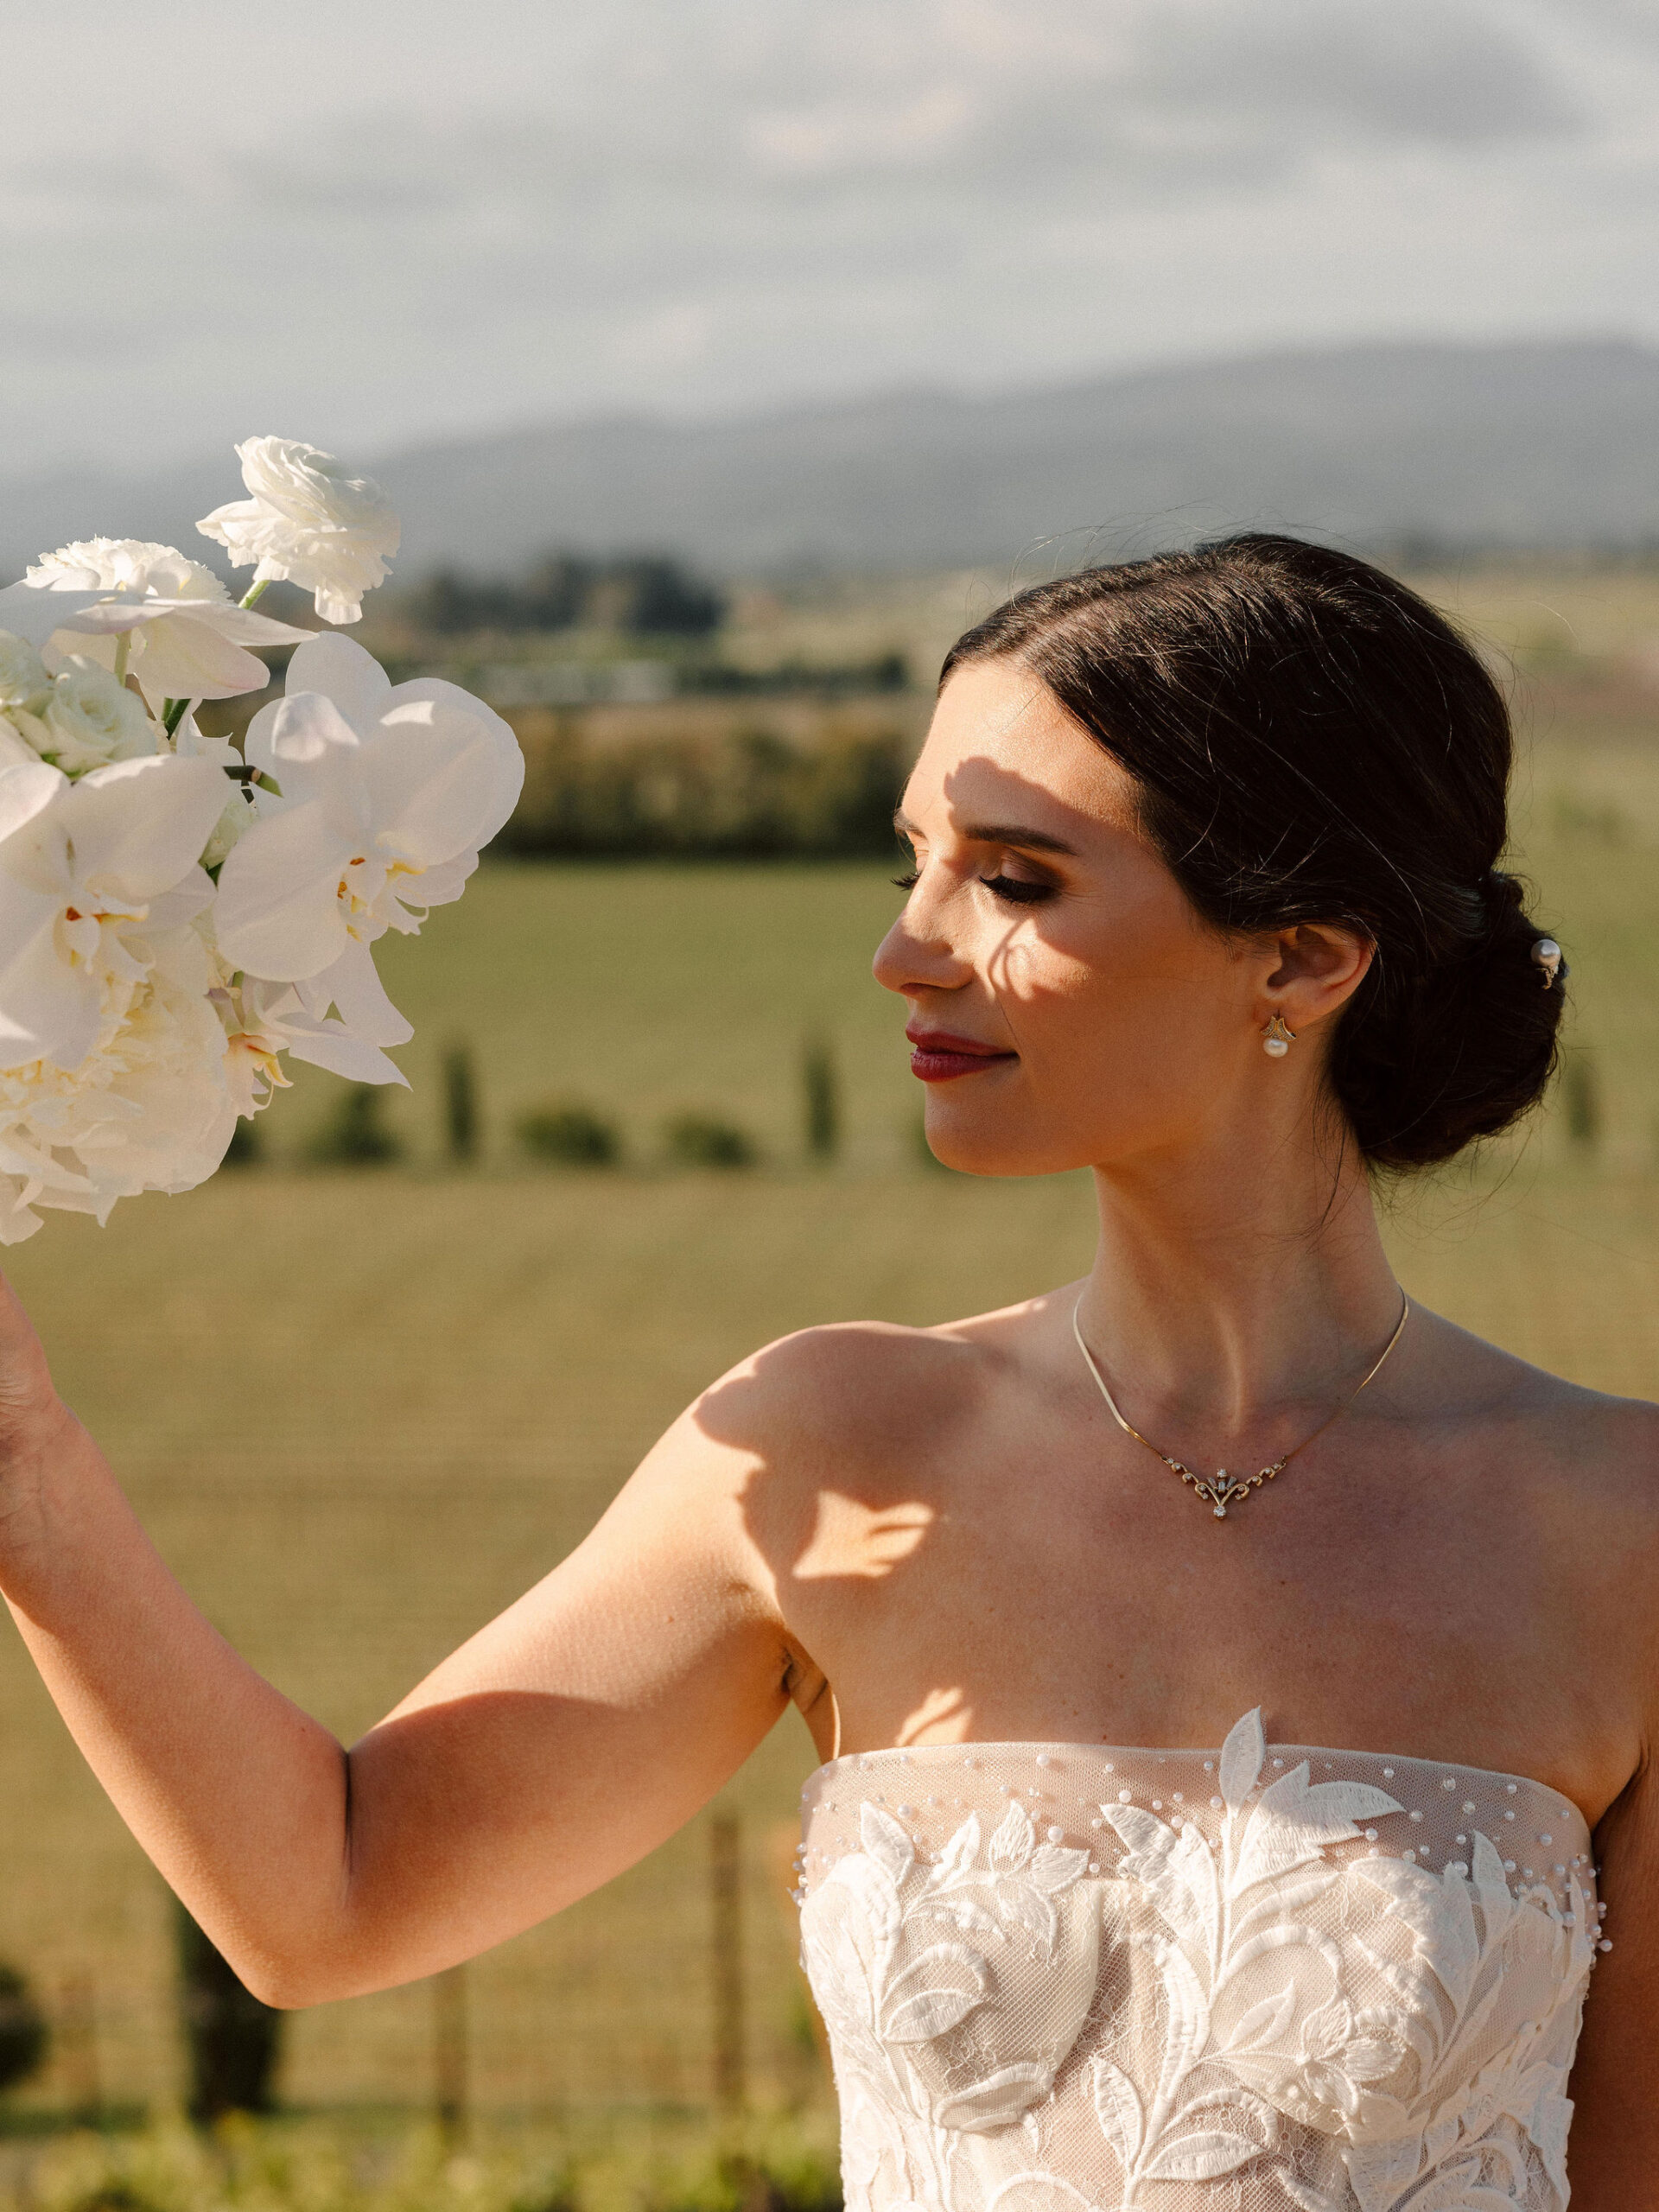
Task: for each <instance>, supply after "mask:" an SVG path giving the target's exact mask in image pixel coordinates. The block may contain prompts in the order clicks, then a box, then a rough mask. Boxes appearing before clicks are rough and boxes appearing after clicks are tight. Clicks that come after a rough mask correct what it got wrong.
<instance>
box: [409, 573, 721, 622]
mask: <svg viewBox="0 0 1659 2212" xmlns="http://www.w3.org/2000/svg"><path fill="white" fill-rule="evenodd" d="M398 604H399V611H400V613H402V614H403V615H404V619H405V620H408V621H409V622H410V623H411V624H413V625H414V626H416V628H418V629H423V630H429V631H434V632H438V633H439V634H440V635H442V636H454V635H457V634H459V633H461V632H467V631H474V630H505V631H513V630H579V629H581V630H609V631H613V632H618V633H620V634H621V635H623V636H627V637H658V638H706V637H708V636H709V634H710V633H711V632H714V631H715V630H717V629H718V628H719V627H720V626H721V623H722V622H723V621H724V620H725V619H726V601H725V598H724V596H723V594H721V592H720V591H719V590H717V589H716V588H715V586H714V585H713V584H711V583H709V582H706V581H705V580H704V579H703V578H702V577H700V576H697V575H693V574H692V573H691V571H690V569H686V568H684V567H683V566H682V564H681V563H679V562H678V561H676V560H673V559H671V557H670V556H667V555H666V554H659V553H642V554H633V555H628V556H621V557H618V558H615V559H610V560H590V559H587V558H585V557H583V556H581V555H579V554H573V553H551V554H549V555H548V556H546V558H545V559H543V560H541V561H538V562H537V563H536V564H535V566H534V567H533V568H531V569H528V570H526V572H525V573H524V575H521V576H480V575H468V574H467V573H466V572H465V571H464V570H461V569H439V570H437V572H436V573H435V575H430V576H428V577H427V578H426V580H425V581H424V582H422V583H417V584H415V585H412V586H410V588H409V589H407V590H406V591H404V592H402V593H400V594H399V598H398Z"/></svg>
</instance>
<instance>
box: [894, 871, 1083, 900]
mask: <svg viewBox="0 0 1659 2212" xmlns="http://www.w3.org/2000/svg"><path fill="white" fill-rule="evenodd" d="M920 880H921V871H920V870H919V869H918V868H912V869H911V870H910V871H909V873H908V874H905V875H895V876H894V877H893V884H894V886H895V887H896V888H897V889H899V890H900V891H913V890H914V889H915V888H916V886H917V884H918V882H919V881H920ZM979 880H980V881H981V882H982V884H983V885H984V887H985V888H986V889H987V890H988V892H990V893H993V895H994V896H995V897H996V898H998V899H1004V900H1006V901H1007V904H1008V905H1009V906H1041V904H1042V902H1043V900H1044V899H1052V897H1053V895H1054V887H1053V885H1052V884H1051V883H1025V882H1022V881H1021V880H1020V878H1019V877H1018V876H1014V875H982V876H981V877H980V879H979Z"/></svg>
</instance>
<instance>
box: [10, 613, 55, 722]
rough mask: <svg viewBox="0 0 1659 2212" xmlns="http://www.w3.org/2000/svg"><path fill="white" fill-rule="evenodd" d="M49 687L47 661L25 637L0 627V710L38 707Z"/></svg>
mask: <svg viewBox="0 0 1659 2212" xmlns="http://www.w3.org/2000/svg"><path fill="white" fill-rule="evenodd" d="M51 688H52V679H51V677H49V676H48V674H47V672H46V663H45V662H44V661H43V660H42V659H41V657H40V655H39V653H37V652H35V648H34V646H33V645H30V644H29V640H28V639H27V638H19V637H15V636H14V635H13V633H12V632H10V630H0V710H3V709H5V708H7V707H27V708H30V709H34V708H37V707H38V706H39V705H40V702H41V700H42V699H43V698H44V697H45V696H46V694H47V693H48V691H49V690H50V689H51Z"/></svg>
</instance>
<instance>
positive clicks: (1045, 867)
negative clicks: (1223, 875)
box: [874, 661, 1271, 1175]
mask: <svg viewBox="0 0 1659 2212" xmlns="http://www.w3.org/2000/svg"><path fill="white" fill-rule="evenodd" d="M899 826H900V829H901V831H902V833H903V834H904V835H905V836H907V837H908V838H909V839H910V841H911V843H912V849H913V851H914V854H915V862H916V866H915V875H914V880H913V885H912V888H911V891H910V896H909V899H908V901H907V903H906V907H905V910H904V912H903V913H902V914H901V915H900V916H899V919H898V920H897V921H896V922H895V923H894V925H893V928H892V929H891V930H890V931H889V932H888V934H887V938H886V939H885V940H884V942H883V943H882V944H881V946H880V950H878V952H877V954H876V957H875V962H874V972H875V975H876V977H877V980H878V981H879V982H881V983H883V984H884V985H885V986H886V987H887V988H888V989H889V990H892V991H893V992H895V993H897V994H899V995H901V996H902V997H903V998H904V999H905V1000H906V1003H907V1005H908V1007H909V1008H910V1014H911V1020H910V1024H909V1028H908V1032H907V1033H909V1034H910V1035H911V1036H912V1039H915V1038H916V1037H917V1036H918V1033H919V1034H920V1036H921V1037H922V1038H923V1039H926V1038H928V1037H930V1036H932V1035H936V1034H941V1033H942V1034H944V1035H947V1036H950V1037H952V1038H956V1039H965V1040H969V1041H970V1042H972V1043H974V1044H976V1045H978V1046H982V1047H983V1048H985V1049H986V1050H987V1051H988V1052H995V1054H996V1055H997V1056H998V1057H995V1058H986V1059H984V1060H983V1061H982V1065H979V1066H978V1067H976V1068H975V1069H973V1071H970V1072H961V1073H950V1074H948V1075H945V1076H944V1077H940V1078H938V1079H936V1080H932V1081H930V1082H929V1084H928V1098H927V1135H928V1141H929V1143H930V1145H931V1147H932V1148H933V1150H934V1151H935V1153H936V1154H938V1157H939V1158H940V1159H941V1160H944V1161H945V1162H946V1163H947V1164H948V1165H949V1166H952V1167H957V1168H963V1169H965V1170H967V1171H968V1172H969V1173H976V1174H992V1175H1041V1174H1052V1173H1057V1172H1059V1171H1062V1170H1065V1169H1068V1168H1074V1167H1079V1166H1103V1165H1109V1164H1113V1163H1119V1164H1126V1163H1128V1162H1130V1161H1132V1160H1135V1159H1136V1158H1137V1157H1140V1156H1145V1155H1148V1154H1159V1153H1167V1152H1169V1151H1170V1150H1171V1149H1172V1148H1179V1147H1181V1146H1182V1145H1184V1144H1187V1143H1191V1142H1192V1141H1194V1140H1195V1139H1196V1138H1198V1136H1199V1135H1201V1134H1202V1133H1203V1132H1204V1131H1205V1130H1206V1129H1207V1128H1212V1127H1213V1126H1215V1125H1216V1124H1217V1121H1218V1120H1220V1119H1222V1118H1223V1117H1224V1116H1228V1115H1229V1114H1236V1112H1237V1110H1238V1108H1239V1105H1240V1100H1239V1096H1238V1094H1239V1092H1240V1090H1241V1087H1243V1088H1245V1089H1250V1088H1254V1087H1255V1086H1256V1085H1258V1084H1259V1081H1260V1065H1259V1064H1260V1061H1261V1052H1260V1038H1259V1026H1258V1023H1257V1020H1256V1014H1255V1001H1256V998H1257V996H1258V995H1259V991H1260V977H1261V972H1262V962H1263V954H1262V948H1261V947H1259V946H1257V945H1254V944H1248V943H1243V942H1238V941H1234V940H1230V939H1229V938H1226V937H1224V935H1222V934H1221V933H1220V932H1219V931H1216V930H1215V929H1213V928H1211V927H1210V926H1208V925H1206V924H1205V922H1204V921H1203V920H1202V919H1201V918H1200V917H1199V915H1198V912H1197V911H1196V910H1195V908H1194V907H1193V906H1192V903H1191V901H1190V900H1189V899H1187V897H1186V895H1185V892H1184V891H1183V890H1182V888H1181V887H1180V885H1179V883H1178V882H1177V880H1176V879H1175V877H1174V875H1173V874H1172V872H1171V871H1170V869H1169V868H1168V867H1167V866H1166V863H1165V861H1164V860H1163V859H1162V857H1161V855H1160V854H1159V852H1158V851H1157V849H1156V848H1155V846H1154V843H1153V842H1152V840H1151V838H1150V837H1149V836H1148V835H1147V832H1146V831H1145V829H1143V827H1142V826H1141V820H1140V813H1139V808H1138V804H1137V792H1136V788H1135V784H1134V782H1133V781H1132V779H1130V777H1129V776H1128V773H1127V772H1125V771H1124V770H1123V769H1122V767H1121V766H1119V765H1118V763H1117V762H1116V760H1113V759H1112V757H1111V755H1110V754H1109V753H1107V752H1106V751H1105V750H1104V748H1103V747H1102V746H1100V745H1099V744H1097V743H1096V741H1095V740H1094V739H1092V738H1091V737H1090V735H1089V734H1087V732H1086V731H1084V729H1082V728H1080V727H1079V725H1078V724H1077V722H1075V721H1073V720H1072V719H1071V716H1070V715H1067V714H1066V713H1065V710H1064V709H1062V708H1061V707H1060V705H1059V703H1058V701H1057V700H1056V699H1055V698H1054V697H1053V696H1052V693H1051V692H1049V691H1048V690H1046V687H1045V686H1044V685H1043V684H1042V683H1040V682H1039V680H1038V679H1037V678H1036V677H1034V676H1033V675H1032V673H1031V672H1030V671H1029V670H1027V669H1026V668H1024V667H1023V666H1021V665H1020V664H1019V663H1017V662H1013V661H991V662H984V663H976V664H970V665H969V666H968V667H965V668H963V669H962V670H960V671H958V672H957V674H956V675H954V676H953V677H951V678H950V682H949V683H947V685H946V686H945V689H944V693H943V695H942V696H941V698H940V701H939V705H938V712H937V713H936V715H935V716H934V720H933V723H932V727H931V730H930V731H929V734H928V739H927V742H926V745H925V747H924V748H923V751H922V754H921V757H920V759H919V760H918V762H917V764H916V767H915V770H914V772H912V776H911V779H910V781H909V784H908V785H907V786H906V792H905V797H904V803H903V805H902V807H901V810H900V816H899ZM1268 965H1269V966H1270V965H1271V960H1270V959H1269V960H1268Z"/></svg>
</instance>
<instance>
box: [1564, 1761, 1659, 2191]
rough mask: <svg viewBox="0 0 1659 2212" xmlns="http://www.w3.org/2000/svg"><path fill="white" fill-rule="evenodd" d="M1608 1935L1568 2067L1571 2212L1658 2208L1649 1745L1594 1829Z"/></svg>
mask: <svg viewBox="0 0 1659 2212" xmlns="http://www.w3.org/2000/svg"><path fill="white" fill-rule="evenodd" d="M1594 1848H1595V1853H1596V1864H1597V1866H1599V1869H1600V1885H1601V1892H1602V1895H1603V1896H1604V1897H1605V1898H1606V1899H1607V1901H1608V1913H1607V1922H1606V1935H1607V1940H1608V1941H1609V1942H1611V1945H1612V1948H1611V1950H1609V1951H1606V1952H1604V1953H1602V1954H1601V1955H1599V1957H1598V1960H1597V1962H1596V1970H1595V1972H1594V1973H1593V1974H1592V1975H1591V1977H1590V1994H1589V1998H1588V2000H1587V2001H1586V2005H1585V2013H1584V2035H1583V2038H1582V2040H1581V2042H1580V2045H1579V2056H1578V2063H1577V2064H1576V2065H1575V2066H1574V2067H1573V2079H1572V2082H1571V2085H1570V2087H1571V2094H1572V2097H1573V2105H1574V2111H1573V2130H1572V2135H1571V2138H1570V2140H1569V2145H1568V2151H1567V2171H1568V2176H1569V2178H1570V2179H1571V2182H1572V2184H1573V2212H1659V2084H1656V2073H1659V1768H1656V1766H1655V1765H1654V1764H1653V1761H1652V1758H1651V1745H1649V1748H1648V1752H1647V1755H1645V1756H1644V1757H1643V1762H1642V1764H1641V1766H1640V1767H1639V1768H1638V1770H1637V1773H1636V1774H1635V1775H1634V1776H1633V1777H1632V1778H1631V1780H1630V1783H1629V1784H1628V1786H1627V1787H1626V1788H1625V1789H1624V1791H1623V1792H1622V1793H1621V1795H1620V1796H1618V1799H1617V1800H1616V1801H1615V1802H1614V1803H1613V1804H1612V1805H1611V1807H1610V1808H1609V1809H1608V1811H1607V1813H1606V1814H1605V1816H1604V1818H1603V1819H1602V1821H1601V1822H1600V1825H1599V1827H1598V1828H1597V1829H1596V1834H1595V1845H1594Z"/></svg>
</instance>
